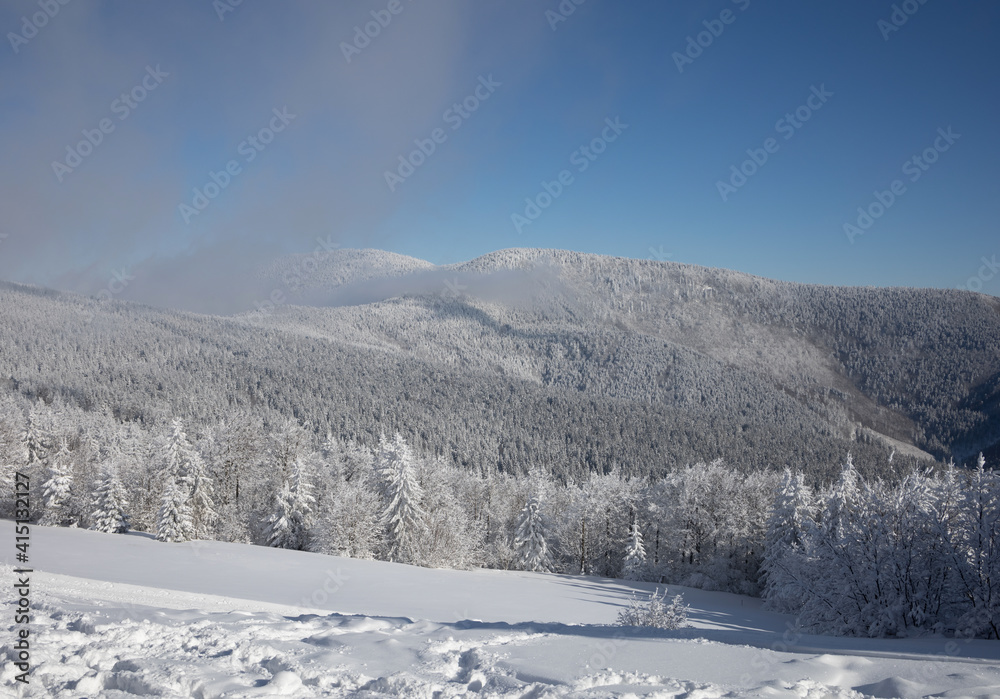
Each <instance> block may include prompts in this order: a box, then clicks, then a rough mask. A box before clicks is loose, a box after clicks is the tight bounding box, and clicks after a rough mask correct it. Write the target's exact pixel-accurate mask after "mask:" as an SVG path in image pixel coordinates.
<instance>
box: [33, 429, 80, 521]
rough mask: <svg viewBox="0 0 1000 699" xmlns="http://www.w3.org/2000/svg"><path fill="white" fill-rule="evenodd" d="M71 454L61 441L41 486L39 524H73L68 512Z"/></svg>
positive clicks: (70, 493)
mask: <svg viewBox="0 0 1000 699" xmlns="http://www.w3.org/2000/svg"><path fill="white" fill-rule="evenodd" d="M71 459H72V456H71V455H70V453H69V450H68V449H67V448H66V444H65V443H63V444H62V445H61V447H60V449H59V451H58V453H56V455H55V457H53V459H52V466H51V467H50V468H49V479H48V480H47V481H45V483H44V484H43V486H42V489H43V497H44V498H45V514H44V515H42V519H41V524H45V525H48V526H54V527H65V526H70V525H72V524H75V523H76V522H74V521H73V517H72V513H71V512H70V498H71V497H72V492H71V491H72V487H73V475H72V470H73V465H72V461H71Z"/></svg>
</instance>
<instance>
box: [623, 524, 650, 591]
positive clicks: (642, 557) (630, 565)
mask: <svg viewBox="0 0 1000 699" xmlns="http://www.w3.org/2000/svg"><path fill="white" fill-rule="evenodd" d="M623 573H624V575H625V579H626V580H642V579H644V578H645V575H646V547H645V546H643V543H642V532H641V531H640V530H639V518H638V517H634V518H633V520H632V527H631V529H630V530H629V535H628V545H627V546H626V548H625V566H624V570H623Z"/></svg>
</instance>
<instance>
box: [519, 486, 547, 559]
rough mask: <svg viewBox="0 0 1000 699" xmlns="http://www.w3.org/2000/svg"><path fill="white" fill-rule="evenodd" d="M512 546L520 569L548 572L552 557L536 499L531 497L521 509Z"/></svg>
mask: <svg viewBox="0 0 1000 699" xmlns="http://www.w3.org/2000/svg"><path fill="white" fill-rule="evenodd" d="M514 548H515V550H516V551H517V556H518V564H519V565H520V567H521V569H522V570H531V571H535V572H548V571H550V570H552V559H551V556H550V555H549V547H548V544H547V543H546V541H545V522H544V519H543V518H542V515H541V513H540V512H539V511H538V500H537V499H535V498H534V497H532V498H531V499H529V500H528V502H527V504H525V506H524V508H523V509H522V510H521V515H520V517H519V519H518V524H517V531H516V533H515V535H514Z"/></svg>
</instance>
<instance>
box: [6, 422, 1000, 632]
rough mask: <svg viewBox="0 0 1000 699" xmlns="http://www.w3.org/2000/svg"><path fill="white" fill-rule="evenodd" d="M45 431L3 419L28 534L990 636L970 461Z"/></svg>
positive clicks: (989, 524)
mask: <svg viewBox="0 0 1000 699" xmlns="http://www.w3.org/2000/svg"><path fill="white" fill-rule="evenodd" d="M60 418H61V416H60V415H59V414H56V413H52V412H51V411H48V410H46V409H45V408H44V406H39V407H38V408H36V409H32V410H30V411H29V412H28V414H27V415H25V416H24V417H23V420H22V419H19V415H18V414H16V413H12V411H11V410H10V409H9V407H8V410H7V411H6V412H5V413H3V417H2V419H0V427H2V433H0V434H2V442H0V443H2V444H3V448H4V452H3V456H4V459H5V463H6V464H10V465H11V466H10V467H8V468H6V469H5V470H4V473H5V476H6V477H10V474H11V473H12V472H13V471H14V468H15V467H16V468H17V469H18V470H21V471H24V472H27V473H29V474H30V475H31V477H32V484H33V487H34V488H35V490H36V492H35V493H33V497H34V498H35V502H37V503H41V504H43V507H41V508H39V510H38V512H37V514H38V519H39V520H40V522H41V523H43V524H50V525H57V526H69V527H85V528H92V529H96V530H99V531H104V532H110V533H122V532H125V531H128V530H129V529H137V530H141V531H146V532H150V533H153V534H155V535H156V537H157V538H158V539H160V540H161V541H168V542H178V541H187V540H191V539H217V540H221V541H229V542H243V543H248V544H258V545H263V546H272V547H278V548H287V549H297V550H308V551H314V552H320V553H326V554H331V555H337V556H349V557H353V558H362V559H372V558H375V559H382V560H387V561H395V562H401V563H410V564H415V565H420V566H428V567H452V568H469V567H490V568H500V569H518V570H531V571H553V572H561V573H569V574H580V573H583V574H591V575H597V576H604V577H611V578H627V579H630V580H641V581H652V582H658V583H670V584H681V585H686V586H690V587H700V588H703V589H706V590H722V591H731V592H737V593H742V594H750V595H759V596H763V597H764V598H765V600H766V603H767V604H768V605H769V606H771V607H772V608H773V609H775V610H778V611H783V612H788V613H793V614H797V615H798V621H799V623H800V624H801V625H802V626H803V627H805V628H809V629H813V630H816V631H822V632H827V633H837V634H847V635H866V636H907V635H913V634H921V633H927V632H940V633H946V634H957V635H971V636H979V637H986V638H998V625H1000V478H998V477H997V476H995V475H994V473H993V472H992V471H989V470H986V469H985V468H984V466H985V463H984V461H983V459H980V461H979V464H978V467H977V468H975V469H971V470H969V469H963V468H957V467H954V466H948V467H947V468H940V469H938V470H936V471H934V470H927V471H923V472H920V471H911V472H909V473H907V474H904V475H903V477H901V478H894V479H891V480H881V479H866V478H864V477H863V476H862V475H861V474H859V472H858V470H857V469H856V468H855V466H854V463H853V460H852V457H851V456H850V455H845V461H844V464H843V468H842V471H841V473H840V475H839V477H838V478H837V479H836V480H835V481H833V482H829V483H821V482H814V481H810V480H808V479H807V478H806V476H805V475H804V474H803V473H801V472H799V473H793V472H792V471H790V470H785V472H784V473H783V474H779V473H776V472H773V471H757V472H754V473H750V474H746V473H741V472H739V471H738V470H736V469H733V468H730V467H729V465H727V464H725V463H724V462H722V461H714V462H711V463H707V464H706V463H697V464H694V465H691V466H689V467H686V468H682V469H676V470H672V471H669V472H668V473H666V474H665V475H663V476H661V477H634V476H632V477H630V476H627V475H624V474H622V473H621V472H618V471H611V472H609V473H607V474H598V473H592V474H590V475H588V476H587V477H585V478H580V479H573V480H565V479H557V478H555V477H554V476H552V475H551V474H550V473H546V472H545V471H543V470H542V469H534V470H532V471H531V472H530V473H529V474H528V475H527V476H517V475H512V474H504V473H500V472H496V471H494V470H490V469H483V470H479V471H475V470H469V469H462V468H459V467H457V466H455V465H453V464H450V463H447V462H445V461H444V460H442V459H440V458H435V457H434V456H432V455H428V454H422V453H419V452H417V451H415V450H414V449H412V448H411V447H410V446H409V445H408V444H407V443H406V440H405V439H404V438H403V437H401V436H400V435H399V434H395V435H393V436H383V437H382V439H381V440H380V442H379V445H378V447H377V448H376V449H374V450H372V449H368V448H366V447H365V446H363V445H360V444H357V443H351V442H341V441H337V440H336V439H333V438H327V439H325V440H318V439H316V438H315V435H314V434H313V433H312V432H310V431H309V430H308V429H307V428H306V427H305V426H303V425H299V424H297V423H295V422H293V421H288V422H286V423H285V424H284V425H283V426H281V428H280V429H277V430H273V431H267V430H265V429H264V428H263V427H262V425H261V424H260V423H259V422H257V421H255V420H254V419H253V418H250V417H247V416H244V417H243V419H239V418H236V419H233V420H231V421H227V422H222V423H219V424H217V425H213V426H211V427H210V428H208V429H205V430H202V431H198V432H195V431H190V432H189V431H188V430H187V429H186V428H185V425H184V424H183V422H182V421H181V420H173V421H172V422H171V423H170V425H169V427H168V428H167V429H165V430H163V431H161V432H159V433H148V432H145V431H142V430H126V429H121V430H119V431H118V432H117V433H115V434H112V435H108V434H100V433H92V432H89V431H88V430H87V429H86V427H84V426H78V427H76V428H73V429H70V428H69V426H68V422H67V421H65V420H61V419H60ZM893 456H894V455H893V454H887V455H886V461H887V462H888V461H891V460H892V459H893ZM5 506H6V505H5ZM0 514H2V515H3V516H9V515H10V513H9V512H4V513H0Z"/></svg>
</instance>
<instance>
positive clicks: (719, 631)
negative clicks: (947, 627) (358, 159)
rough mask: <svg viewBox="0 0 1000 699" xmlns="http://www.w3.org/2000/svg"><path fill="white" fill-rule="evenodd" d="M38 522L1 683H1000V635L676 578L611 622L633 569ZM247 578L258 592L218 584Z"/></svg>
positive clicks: (954, 689) (223, 692)
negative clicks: (402, 559)
mask: <svg viewBox="0 0 1000 699" xmlns="http://www.w3.org/2000/svg"><path fill="white" fill-rule="evenodd" d="M2 524H3V525H4V526H0V534H2V533H3V532H4V531H6V526H9V523H6V522H5V523H2ZM32 537H33V538H32V541H33V544H34V546H33V549H32V550H33V551H34V552H36V553H37V558H38V559H39V560H38V561H37V565H38V566H39V567H44V568H46V569H48V570H59V571H60V572H59V573H55V572H43V571H42V570H36V571H35V572H34V573H32V577H31V583H32V587H31V603H32V611H33V618H32V624H31V638H32V646H31V653H32V655H31V662H32V666H33V667H32V674H31V683H30V685H29V686H28V687H27V688H25V687H24V686H23V685H19V684H18V683H16V682H15V680H14V677H15V675H16V674H17V673H18V670H17V669H16V667H15V666H14V664H13V661H14V649H13V644H12V639H13V630H14V624H13V623H12V621H13V615H12V614H10V610H12V608H13V605H14V590H13V584H14V582H13V580H12V578H13V575H12V572H11V571H12V568H11V566H10V565H2V564H0V603H2V604H3V606H4V608H6V609H8V613H7V616H5V618H4V623H3V624H2V625H0V626H2V631H0V633H2V635H0V697H7V696H10V697H22V696H23V697H60V698H62V697H72V698H74V699H75V698H76V697H109V698H112V699H122V698H124V697H136V696H163V697H195V698H196V699H214V698H220V699H221V698H223V697H283V696H287V697H318V696H330V697H403V698H406V699H409V698H416V697H427V698H431V699H436V698H441V699H445V698H448V697H458V696H466V697H524V698H529V699H530V698H543V697H581V698H586V699H597V698H598V697H651V698H656V699H660V698H664V699H665V698H681V697H683V698H686V699H699V698H700V699H710V698H714V697H767V698H775V699H780V698H783V697H800V698H802V697H805V698H809V699H821V698H828V697H833V698H836V697H879V698H889V697H903V698H905V699H917V698H920V697H929V696H938V697H946V698H949V699H950V698H957V697H1000V665H998V662H997V658H998V657H1000V644H997V642H989V641H971V642H968V643H962V642H960V643H959V644H958V645H957V647H956V648H953V649H952V650H951V651H948V650H946V648H947V646H946V640H945V639H933V638H923V639H920V638H918V639H896V640H888V639H843V638H832V637H823V636H802V637H798V636H795V637H789V636H788V634H783V633H782V631H783V630H784V628H785V627H784V624H785V623H786V621H787V620H788V619H789V618H788V617H784V616H783V615H776V614H773V613H770V612H765V611H763V610H761V609H760V608H759V601H756V600H750V599H748V598H740V597H739V596H736V595H728V594H725V593H711V592H704V591H697V590H686V589H684V588H676V587H671V590H672V591H683V592H684V593H685V595H686V597H687V601H688V603H689V604H691V605H692V617H691V619H692V623H693V626H692V628H687V629H680V630H677V631H660V630H648V629H626V628H622V627H617V626H611V625H608V622H609V621H610V620H612V619H613V618H614V615H615V613H617V610H618V609H619V608H621V606H622V605H623V604H624V603H625V601H626V599H627V597H626V594H625V593H626V591H627V590H629V589H630V588H628V587H624V588H622V589H621V590H618V587H620V586H622V585H626V584H625V583H622V582H621V581H607V580H601V579H598V578H584V577H567V576H554V575H541V574H524V573H510V572H504V571H472V572H461V571H433V570H427V569H420V568H413V567H411V566H399V565H396V564H386V563H383V562H378V561H357V560H352V559H332V558H331V557H326V556H319V555H316V554H297V553H295V552H288V551H277V550H274V549H267V548H261V547H253V546H243V545H234V544H223V543H219V542H203V543H199V544H198V545H197V546H195V545H192V544H184V545H179V544H178V545H175V544H160V543H158V542H154V541H150V540H148V539H147V538H143V536H142V535H137V536H115V535H101V534H96V533H93V532H85V531H79V530H57V529H49V528H44V527H35V528H33V529H32ZM33 560H34V559H33ZM9 562H10V561H8V563H9ZM332 562H335V565H336V566H337V567H338V568H337V570H338V573H337V574H338V576H341V577H342V578H343V581H342V583H339V584H340V587H338V588H337V591H336V594H331V596H330V599H329V600H327V601H328V602H329V605H326V604H324V603H320V607H319V608H312V607H307V606H301V605H300V604H298V603H296V601H297V600H302V601H303V602H305V601H306V598H307V597H308V595H306V594H304V590H299V589H296V588H294V587H291V588H290V586H292V585H293V581H294V580H296V579H300V580H309V581H311V582H310V583H309V584H314V585H318V584H319V581H323V580H325V578H324V577H323V576H322V575H321V571H326V570H328V569H329V567H330V565H331V563H332ZM341 568H342V570H341ZM199 570H201V571H204V572H205V575H204V577H202V578H198V577H197V575H196V573H197V572H198V571H199ZM233 571H235V572H233ZM310 571H311V572H310ZM209 572H210V573H211V574H208V573H209ZM72 573H76V574H77V575H73V574H72ZM84 575H85V576H90V577H83V576H84ZM100 575H104V576H105V577H107V578H108V579H105V580H99V579H93V578H96V577H98V576H100ZM234 576H235V577H234ZM122 577H127V578H129V579H131V580H133V582H141V583H142V584H126V583H123V582H120V579H121V578H122ZM237 581H241V582H242V583H243V586H242V587H240V586H239V585H238V584H237ZM161 586H162V587H161ZM636 586H637V587H638V588H639V589H643V584H641V583H640V584H636ZM180 587H188V589H187V590H186V591H182V590H180V589H178V588H180ZM470 587H471V588H472V589H471V590H470ZM648 587H650V588H651V587H652V586H648ZM170 588H172V589H170ZM234 589H240V590H241V591H242V592H241V594H243V593H245V594H247V595H248V597H250V596H252V597H253V599H250V598H237V597H229V596H222V595H220V594H219V593H220V592H222V591H225V592H227V593H229V591H230V590H234ZM631 589H635V588H631ZM229 594H231V593H229ZM628 595H629V596H630V595H631V592H628ZM315 599H317V600H320V599H322V596H319V597H316V598H315ZM465 604H468V607H466V606H464V605H465ZM324 606H325V607H326V608H323V607H324ZM401 610H415V611H414V612H413V614H414V616H412V617H410V616H403V615H401V614H400V611H401ZM459 610H461V611H459ZM410 613H411V612H410V611H403V614H410ZM419 617H423V618H419ZM475 617H481V618H483V619H486V621H480V620H478V619H476V618H475ZM428 618H431V619H433V620H427V619H428ZM538 619H550V620H552V621H538ZM568 619H573V620H574V621H573V622H572V623H568V622H567V620H568ZM783 644H784V645H783ZM774 649H780V652H779V651H778V650H774ZM959 656H960V657H959Z"/></svg>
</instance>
